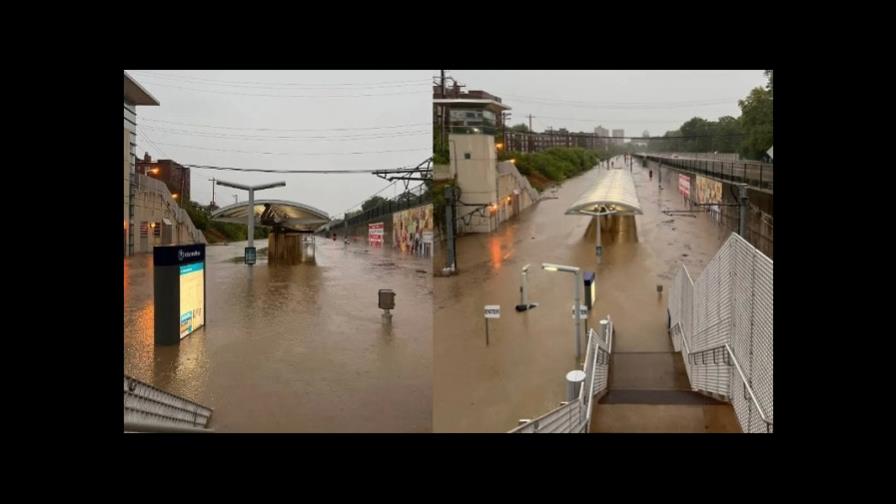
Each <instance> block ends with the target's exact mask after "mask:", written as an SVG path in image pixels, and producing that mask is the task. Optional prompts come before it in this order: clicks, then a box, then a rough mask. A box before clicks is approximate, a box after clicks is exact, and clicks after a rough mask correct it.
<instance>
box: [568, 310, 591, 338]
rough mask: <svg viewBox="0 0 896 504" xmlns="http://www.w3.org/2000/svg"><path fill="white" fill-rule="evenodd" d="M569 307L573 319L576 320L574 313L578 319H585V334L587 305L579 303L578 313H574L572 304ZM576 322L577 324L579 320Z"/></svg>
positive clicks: (586, 330)
mask: <svg viewBox="0 0 896 504" xmlns="http://www.w3.org/2000/svg"><path fill="white" fill-rule="evenodd" d="M571 308H572V310H571V312H572V318H573V320H576V315H578V320H584V321H585V334H588V305H579V313H578V314H577V313H576V306H575V305H572V306H571ZM576 323H577V324H578V323H579V322H578V321H576Z"/></svg>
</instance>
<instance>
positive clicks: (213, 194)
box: [208, 177, 218, 205]
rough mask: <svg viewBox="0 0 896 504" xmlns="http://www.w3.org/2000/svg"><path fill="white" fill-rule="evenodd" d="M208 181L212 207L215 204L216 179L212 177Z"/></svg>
mask: <svg viewBox="0 0 896 504" xmlns="http://www.w3.org/2000/svg"><path fill="white" fill-rule="evenodd" d="M208 180H209V182H211V183H212V205H214V204H215V182H217V181H218V179H216V178H214V177H212V178H210V179H208Z"/></svg>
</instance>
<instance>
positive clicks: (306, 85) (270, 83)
mask: <svg viewBox="0 0 896 504" xmlns="http://www.w3.org/2000/svg"><path fill="white" fill-rule="evenodd" d="M134 73H135V74H138V73H139V74H143V75H146V76H154V77H156V78H167V79H171V80H181V81H199V82H208V83H220V84H221V85H227V84H258V85H265V86H290V87H293V88H333V87H337V86H338V87H362V88H363V87H378V86H401V85H409V84H427V85H428V84H429V80H428V79H408V80H398V81H383V82H342V83H318V84H309V83H306V82H276V81H235V80H226V79H209V78H206V77H196V76H192V75H180V74H171V73H161V72H153V71H149V70H135V71H134Z"/></svg>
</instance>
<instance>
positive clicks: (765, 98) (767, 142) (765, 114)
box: [737, 88, 773, 159]
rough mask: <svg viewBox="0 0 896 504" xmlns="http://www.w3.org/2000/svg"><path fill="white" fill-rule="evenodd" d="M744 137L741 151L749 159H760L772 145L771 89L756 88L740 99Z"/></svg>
mask: <svg viewBox="0 0 896 504" xmlns="http://www.w3.org/2000/svg"><path fill="white" fill-rule="evenodd" d="M737 104H738V105H739V106H740V110H741V126H742V128H743V133H744V138H743V143H742V144H741V149H740V153H741V155H742V156H744V157H745V158H747V159H759V158H761V157H762V155H763V154H764V153H765V151H766V150H768V148H769V147H771V146H772V138H773V137H772V95H771V91H770V90H768V89H763V88H754V89H753V90H752V91H751V92H750V94H749V96H747V97H746V98H745V99H743V100H738V102H737Z"/></svg>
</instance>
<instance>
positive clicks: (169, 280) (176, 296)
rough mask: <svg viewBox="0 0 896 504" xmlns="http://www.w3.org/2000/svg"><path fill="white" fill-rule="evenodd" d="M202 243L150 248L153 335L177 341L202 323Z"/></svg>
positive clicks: (161, 340) (162, 342) (162, 341)
mask: <svg viewBox="0 0 896 504" xmlns="http://www.w3.org/2000/svg"><path fill="white" fill-rule="evenodd" d="M205 283H206V282H205V245H204V244H198V245H183V246H162V247H154V248H153V298H154V315H153V317H154V324H153V327H154V333H155V334H154V339H155V343H156V344H157V345H176V344H178V343H180V340H182V339H183V338H185V337H187V336H189V335H190V334H192V333H193V332H195V331H196V330H197V329H199V328H200V327H202V326H204V325H205V318H206V317H205Z"/></svg>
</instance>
